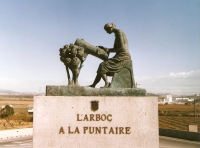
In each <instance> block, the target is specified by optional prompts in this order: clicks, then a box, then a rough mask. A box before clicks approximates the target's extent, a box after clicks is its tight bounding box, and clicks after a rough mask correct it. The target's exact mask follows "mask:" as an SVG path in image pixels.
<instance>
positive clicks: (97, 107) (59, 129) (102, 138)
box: [33, 96, 159, 148]
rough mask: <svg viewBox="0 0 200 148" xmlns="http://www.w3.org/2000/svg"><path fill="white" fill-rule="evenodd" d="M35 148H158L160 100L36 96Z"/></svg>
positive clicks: (149, 98) (150, 98)
mask: <svg viewBox="0 0 200 148" xmlns="http://www.w3.org/2000/svg"><path fill="white" fill-rule="evenodd" d="M33 147H34V148H68V147H69V148H94V147H95V148H158V147H159V137H158V105H157V97H127V96H126V97H122V96H121V97H112V96H109V97H103V96H89V97H86V96H74V97H73V96H36V97H34V128H33Z"/></svg>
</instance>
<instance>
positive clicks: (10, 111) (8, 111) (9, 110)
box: [1, 105, 14, 118]
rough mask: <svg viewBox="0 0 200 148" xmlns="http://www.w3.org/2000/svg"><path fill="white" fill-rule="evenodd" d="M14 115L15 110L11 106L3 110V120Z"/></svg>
mask: <svg viewBox="0 0 200 148" xmlns="http://www.w3.org/2000/svg"><path fill="white" fill-rule="evenodd" d="M13 114H14V109H13V108H12V107H10V106H9V105H6V106H5V107H4V108H2V109H1V118H5V117H8V116H11V115H13Z"/></svg>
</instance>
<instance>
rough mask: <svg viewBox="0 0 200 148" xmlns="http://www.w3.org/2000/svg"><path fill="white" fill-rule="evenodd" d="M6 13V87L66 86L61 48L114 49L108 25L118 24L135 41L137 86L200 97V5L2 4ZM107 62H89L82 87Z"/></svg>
mask: <svg viewBox="0 0 200 148" xmlns="http://www.w3.org/2000/svg"><path fill="white" fill-rule="evenodd" d="M0 10H1V13H0V20H1V21H0V89H8V90H13V91H19V92H39V91H41V92H45V86H46V85H67V83H68V82H67V75H66V71H65V67H64V65H63V63H62V62H60V59H59V48H61V47H63V46H64V45H66V44H69V43H74V42H75V40H76V39H77V38H83V39H84V40H85V41H87V42H89V43H90V44H92V45H95V46H98V45H102V46H105V47H112V46H113V42H114V34H111V35H109V34H107V33H106V32H105V31H104V29H103V27H104V25H105V24H106V23H108V22H113V23H115V24H116V26H117V28H120V29H121V30H123V31H124V32H125V33H126V36H127V38H128V42H129V50H130V53H131V56H132V61H133V70H134V75H135V81H136V82H137V83H138V84H140V85H138V87H140V88H145V89H146V90H147V92H153V93H172V94H200V0H140V1H138V0H123V1H122V0H121V1H120V0H84V1H83V0H42V1H41V0H9V1H8V0H0ZM112 56H113V55H111V56H110V57H112ZM101 62H102V61H101V60H100V59H97V58H96V57H93V56H88V57H87V60H86V61H85V63H84V67H83V68H82V70H81V73H80V75H79V83H80V85H82V86H86V85H89V84H91V83H92V82H93V79H94V78H95V75H96V70H97V68H98V65H99V64H100V63H101ZM101 85H103V83H102V81H101V83H100V84H99V85H98V87H99V86H101Z"/></svg>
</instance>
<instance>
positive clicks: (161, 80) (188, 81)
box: [135, 70, 200, 95]
mask: <svg viewBox="0 0 200 148" xmlns="http://www.w3.org/2000/svg"><path fill="white" fill-rule="evenodd" d="M135 80H136V82H137V83H138V84H140V85H138V87H141V88H145V89H146V90H147V92H151V93H171V94H179V95H180V94H182V95H184V94H185V95H194V94H200V70H197V71H190V72H179V73H173V72H171V73H170V74H169V75H168V76H157V77H135Z"/></svg>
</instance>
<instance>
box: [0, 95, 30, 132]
mask: <svg viewBox="0 0 200 148" xmlns="http://www.w3.org/2000/svg"><path fill="white" fill-rule="evenodd" d="M2 105H12V107H13V109H14V111H15V114H14V115H13V116H9V117H7V118H0V130H6V129H18V128H30V127H33V122H31V121H32V120H33V115H29V114H28V105H33V98H31V97H30V96H28V97H26V96H17V97H16V96H13V97H12V96H6V97H3V96H0V107H1V106H2Z"/></svg>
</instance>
